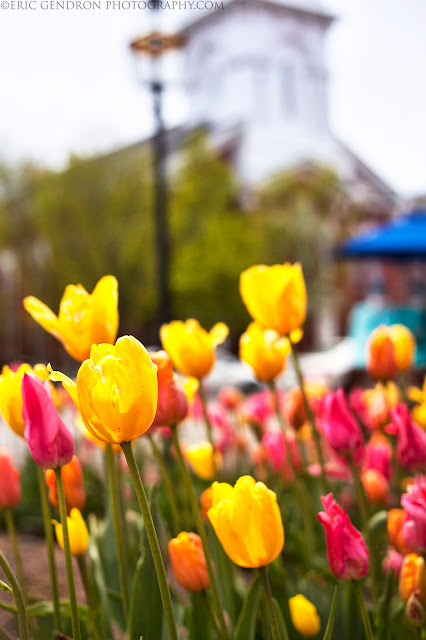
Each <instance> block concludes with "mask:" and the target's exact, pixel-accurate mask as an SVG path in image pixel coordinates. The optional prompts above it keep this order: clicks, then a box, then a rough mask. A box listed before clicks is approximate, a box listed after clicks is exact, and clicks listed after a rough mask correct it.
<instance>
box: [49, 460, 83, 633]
mask: <svg viewBox="0 0 426 640" xmlns="http://www.w3.org/2000/svg"><path fill="white" fill-rule="evenodd" d="M55 476H56V487H57V490H58V502H59V513H60V516H61V524H62V535H63V539H64V552H65V564H66V568H67V579H68V591H69V596H70V607H71V621H72V635H73V640H81V635H80V623H79V619H78V609H77V596H76V594H75V583H74V573H73V568H72V556H71V548H70V538H69V533H68V522H67V507H66V503H65V492H64V485H63V482H62V474H61V468H60V467H59V468H57V469H55Z"/></svg>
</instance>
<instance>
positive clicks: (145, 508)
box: [121, 442, 178, 640]
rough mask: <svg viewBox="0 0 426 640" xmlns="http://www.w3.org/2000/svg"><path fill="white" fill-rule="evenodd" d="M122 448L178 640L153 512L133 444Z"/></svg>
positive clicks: (171, 631) (173, 634) (168, 621)
mask: <svg viewBox="0 0 426 640" xmlns="http://www.w3.org/2000/svg"><path fill="white" fill-rule="evenodd" d="M121 448H122V449H123V452H124V455H125V456H126V460H127V464H128V465H129V471H130V475H131V476H132V480H133V484H134V486H135V491H136V495H137V498H138V502H139V506H140V509H141V513H142V517H143V519H144V522H145V531H146V535H147V537H148V542H149V546H150V548H151V553H152V559H153V561H154V566H155V571H156V573H157V580H158V586H159V588H160V593H161V600H162V602H163V609H164V615H165V617H166V624H167V629H168V632H169V640H178V633H177V628H176V622H175V616H174V613H173V605H172V599H171V596H170V589H169V585H168V584H167V577H166V570H165V568H164V562H163V557H162V555H161V551H160V545H159V544H158V538H157V533H156V531H155V527H154V522H153V520H152V515H151V511H150V509H149V504H148V500H147V498H146V494H145V489H144V487H143V484H142V478H141V476H140V473H139V469H138V467H137V464H136V460H135V456H134V453H133V449H132V443H131V442H122V443H121Z"/></svg>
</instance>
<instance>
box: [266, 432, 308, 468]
mask: <svg viewBox="0 0 426 640" xmlns="http://www.w3.org/2000/svg"><path fill="white" fill-rule="evenodd" d="M262 444H263V446H264V449H265V451H266V453H267V455H268V458H269V460H270V461H271V463H272V466H273V468H274V470H275V472H276V473H278V472H280V471H283V472H284V475H285V478H286V480H289V479H290V478H291V475H292V474H291V469H289V468H288V464H287V451H286V449H287V447H289V450H290V456H291V458H292V460H293V465H294V467H295V469H300V466H301V461H300V456H299V450H298V448H297V442H296V437H295V435H294V433H291V432H289V433H288V434H286V438H285V441H284V436H283V434H282V432H281V431H268V432H267V433H265V434H264V436H263V438H262Z"/></svg>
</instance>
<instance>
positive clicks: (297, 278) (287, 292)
mask: <svg viewBox="0 0 426 640" xmlns="http://www.w3.org/2000/svg"><path fill="white" fill-rule="evenodd" d="M240 293H241V297H242V299H243V302H244V304H245V305H246V307H247V311H248V312H249V314H250V315H251V317H252V318H253V320H255V321H256V322H258V323H259V324H260V325H261V326H262V327H264V328H265V329H274V331H276V332H277V333H278V334H279V335H281V336H288V335H290V334H291V333H292V332H293V331H296V330H298V329H300V328H301V327H302V325H303V323H304V322H305V318H306V305H307V297H306V288H305V281H304V278H303V273H302V267H301V266H300V264H298V263H296V264H294V265H291V264H289V263H285V264H275V265H273V266H272V267H267V266H265V265H256V266H253V267H250V269H247V270H246V271H243V272H242V274H241V276H240Z"/></svg>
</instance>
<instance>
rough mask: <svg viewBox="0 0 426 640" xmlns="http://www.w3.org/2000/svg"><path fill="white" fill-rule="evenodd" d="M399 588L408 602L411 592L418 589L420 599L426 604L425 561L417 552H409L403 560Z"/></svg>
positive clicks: (401, 594)
mask: <svg viewBox="0 0 426 640" xmlns="http://www.w3.org/2000/svg"><path fill="white" fill-rule="evenodd" d="M398 589H399V595H400V596H401V598H402V599H403V600H404V602H407V600H408V599H409V597H410V596H411V594H412V593H413V592H414V591H416V592H417V593H416V595H417V597H418V599H419V600H420V602H421V603H422V605H423V606H426V571H425V561H424V559H423V558H422V557H421V556H418V555H417V554H416V553H409V554H408V555H406V556H405V558H404V560H403V561H402V567H401V573H400V574H399V586H398Z"/></svg>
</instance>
